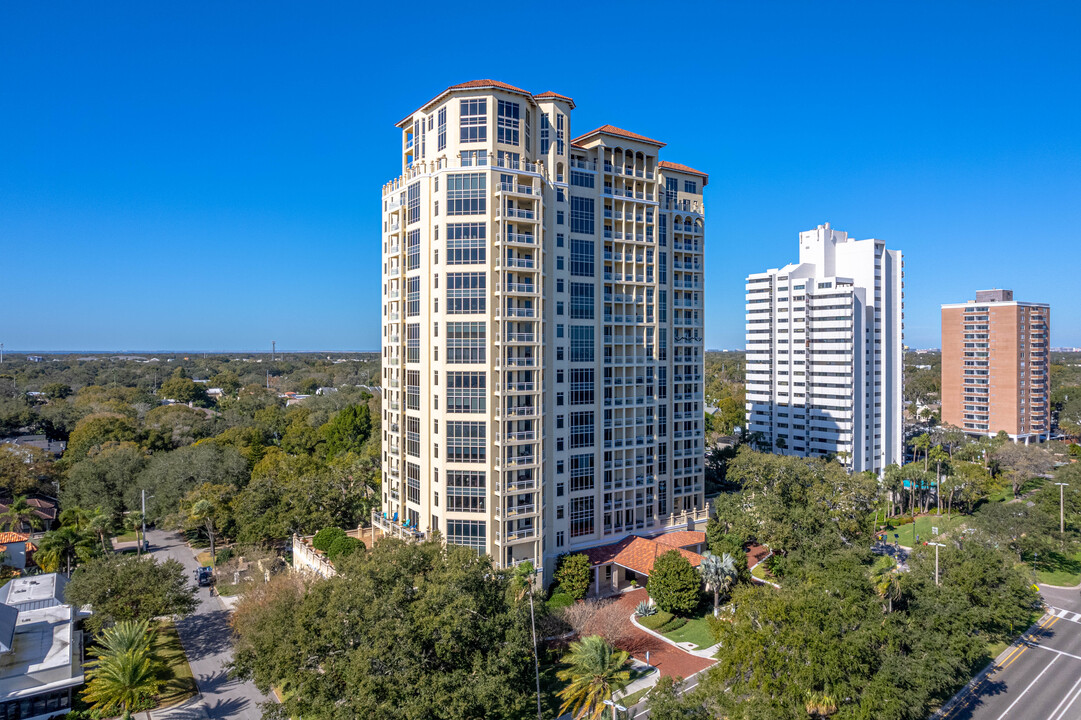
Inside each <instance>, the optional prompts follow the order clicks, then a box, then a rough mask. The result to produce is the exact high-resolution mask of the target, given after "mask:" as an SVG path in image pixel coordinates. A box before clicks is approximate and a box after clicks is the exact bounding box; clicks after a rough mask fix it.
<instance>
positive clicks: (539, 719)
mask: <svg viewBox="0 0 1081 720" xmlns="http://www.w3.org/2000/svg"><path fill="white" fill-rule="evenodd" d="M529 623H530V625H531V626H532V627H533V672H534V673H535V674H536V676H537V720H544V718H543V717H542V716H541V694H540V658H538V657H537V620H536V618H535V617H534V615H533V579H532V578H530V580H529Z"/></svg>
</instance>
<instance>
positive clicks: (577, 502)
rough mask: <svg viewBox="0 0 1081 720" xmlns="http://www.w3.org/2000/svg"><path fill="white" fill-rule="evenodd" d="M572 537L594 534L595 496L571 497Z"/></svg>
mask: <svg viewBox="0 0 1081 720" xmlns="http://www.w3.org/2000/svg"><path fill="white" fill-rule="evenodd" d="M570 532H571V537H581V536H582V535H592V534H593V498H592V497H580V498H571V528H570Z"/></svg>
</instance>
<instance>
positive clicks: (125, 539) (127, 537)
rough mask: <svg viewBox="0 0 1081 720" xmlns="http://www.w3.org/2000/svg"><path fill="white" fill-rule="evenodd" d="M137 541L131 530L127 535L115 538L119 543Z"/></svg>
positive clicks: (123, 534)
mask: <svg viewBox="0 0 1081 720" xmlns="http://www.w3.org/2000/svg"><path fill="white" fill-rule="evenodd" d="M137 539H138V538H136V537H135V531H134V530H129V531H127V532H126V533H122V534H120V535H117V536H115V537H114V538H113V540H116V541H117V542H135V541H136V540H137Z"/></svg>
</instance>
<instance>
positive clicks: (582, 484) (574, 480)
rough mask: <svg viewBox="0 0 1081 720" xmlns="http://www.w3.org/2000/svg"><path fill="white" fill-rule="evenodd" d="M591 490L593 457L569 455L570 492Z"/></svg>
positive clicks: (590, 455)
mask: <svg viewBox="0 0 1081 720" xmlns="http://www.w3.org/2000/svg"><path fill="white" fill-rule="evenodd" d="M592 489H593V455H592V454H591V453H587V454H585V455H571V492H577V491H579V490H592Z"/></svg>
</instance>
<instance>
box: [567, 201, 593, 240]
mask: <svg viewBox="0 0 1081 720" xmlns="http://www.w3.org/2000/svg"><path fill="white" fill-rule="evenodd" d="M571 232H572V233H582V234H583V235H592V234H593V198H584V197H575V196H571Z"/></svg>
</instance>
